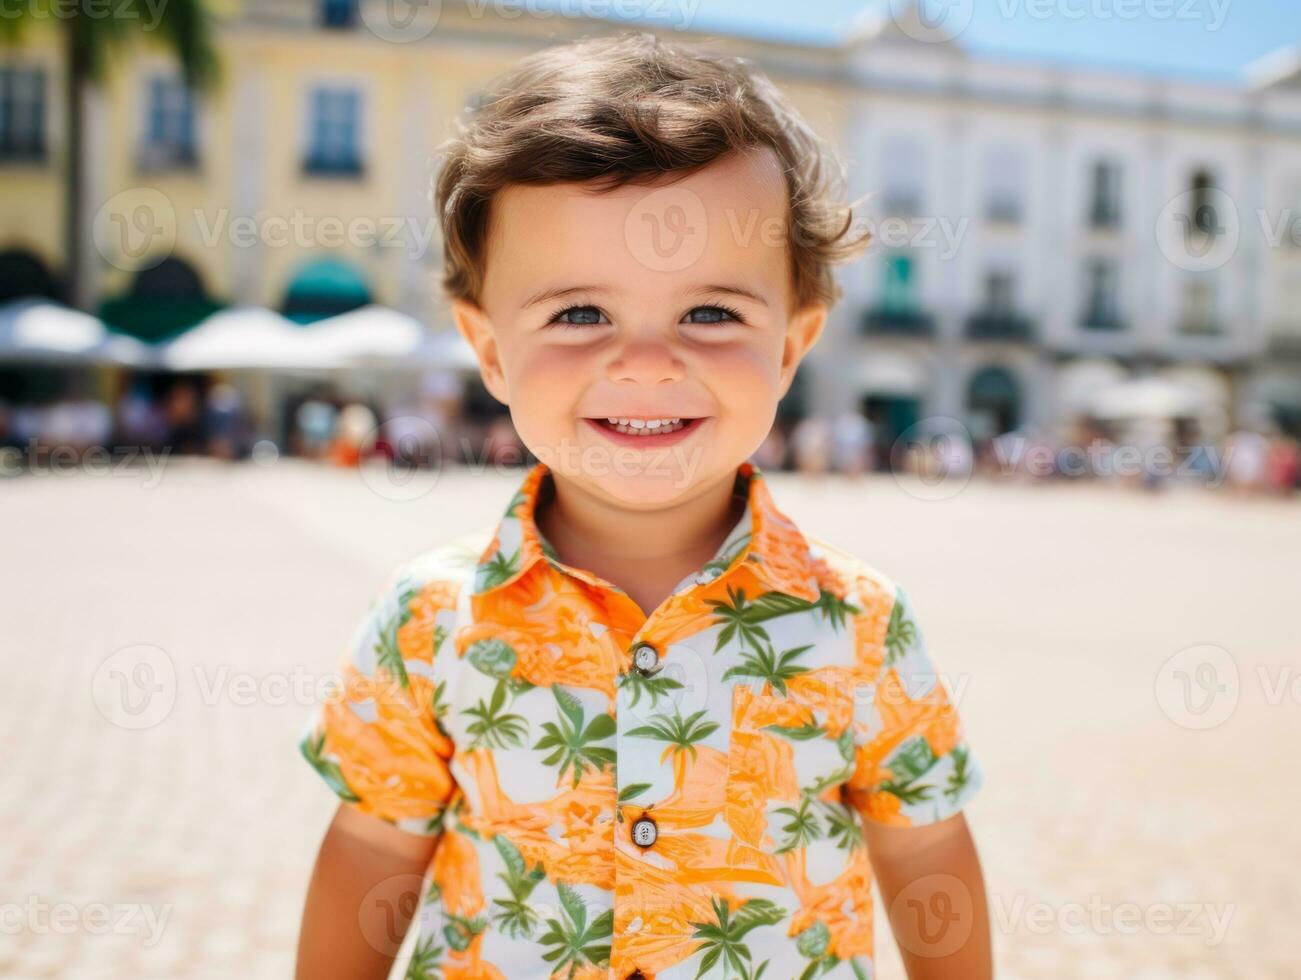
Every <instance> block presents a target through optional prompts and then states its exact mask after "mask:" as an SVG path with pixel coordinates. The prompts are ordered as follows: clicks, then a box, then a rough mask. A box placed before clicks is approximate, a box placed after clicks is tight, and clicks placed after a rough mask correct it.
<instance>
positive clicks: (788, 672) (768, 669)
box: [723, 643, 813, 697]
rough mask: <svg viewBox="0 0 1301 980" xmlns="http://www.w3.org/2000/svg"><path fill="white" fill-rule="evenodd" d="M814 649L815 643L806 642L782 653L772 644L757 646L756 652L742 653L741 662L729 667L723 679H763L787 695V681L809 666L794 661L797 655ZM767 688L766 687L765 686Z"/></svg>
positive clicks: (768, 684)
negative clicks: (774, 648)
mask: <svg viewBox="0 0 1301 980" xmlns="http://www.w3.org/2000/svg"><path fill="white" fill-rule="evenodd" d="M812 649H813V644H811V643H806V644H805V645H804V646H802V647H795V648H793V649H791V650H783V651H782V652H781V653H780V654H779V653H777V652H776V651H775V650H773V648H772V644H771V643H768V644H765V645H758V644H756V646H755V652H753V653H750V652H746V653H743V654H742V655H741V663H739V664H737V665H736V666H735V667H729V668H727V670H726V671H724V673H723V680H728V679H729V678H732V677H753V678H755V679H757V680H761V681H763V682H764V683H765V684H766V685H767V686H769V687H772V688H774V689H776V690H778V691H780V692H781V693H782V696H783V697H785V696H786V682H787V681H788V680H790V679H791V678H792V677H795V676H796V675H797V674H802V673H804V672H805V671H806V670H808V669H809V668H807V667H802V666H800V665H799V664H796V663H793V662H792V661H794V660H795V658H796V657H799V656H802V655H804V654H805V653H807V652H808V651H810V650H812ZM765 690H766V688H765Z"/></svg>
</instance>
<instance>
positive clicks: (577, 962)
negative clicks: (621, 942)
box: [539, 881, 614, 978]
mask: <svg viewBox="0 0 1301 980" xmlns="http://www.w3.org/2000/svg"><path fill="white" fill-rule="evenodd" d="M556 891H558V892H559V893H560V908H561V911H562V912H563V913H564V914H563V916H562V917H561V918H558V919H548V920H547V931H546V932H545V933H543V935H542V938H541V939H540V940H539V942H540V943H541V944H542V945H543V946H549V947H553V948H551V949H548V950H547V951H546V952H545V953H543V954H542V959H544V960H545V961H546V962H548V963H551V964H553V966H552V970H551V976H552V977H556V976H560V975H564V976H567V977H571V978H572V977H573V975H574V974H575V973H576V972H578V968H579V967H581V966H588V965H591V966H597V967H602V966H607V965H608V964H609V962H610V943H609V939H610V937H611V936H612V935H613V934H614V911H613V910H611V909H606V910H605V911H604V912H602V913H601V914H600V915H599V916H597V917H596V918H595V919H593V920H592V924H591V925H590V926H589V925H588V924H587V906H586V905H585V904H584V902H583V900H582V897H581V896H579V894H578V892H576V891H575V890H574V889H573V888H572V887H571V886H569V885H567V884H566V883H565V882H563V881H558V882H556ZM565 967H568V971H567V972H566V973H564V974H561V970H563V969H564V968H565Z"/></svg>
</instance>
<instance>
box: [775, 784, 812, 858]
mask: <svg viewBox="0 0 1301 980" xmlns="http://www.w3.org/2000/svg"><path fill="white" fill-rule="evenodd" d="M812 802H813V801H812V800H811V799H810V798H809V796H808V794H801V795H800V805H799V809H794V808H792V807H789V806H783V807H778V808H777V812H778V813H780V814H782V815H783V816H787V817H790V818H791V819H790V823H787V824H783V825H782V833H783V834H785V835H786V839H785V841H784V842H783V843H782V844H781V845H779V846H778V848H777V852H776V853H778V854H784V853H786V852H787V851H793V850H794V849H795V848H797V847H808V846H809V843H810V842H811V841H814V840H817V839H818V838H819V837H820V836H822V834H821V831H820V830H819V829H818V818H817V817H816V816H815V815H814V814H812V813H810V812H809V807H810V806H811V805H812Z"/></svg>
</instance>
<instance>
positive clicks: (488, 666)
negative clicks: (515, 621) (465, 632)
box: [465, 638, 519, 677]
mask: <svg viewBox="0 0 1301 980" xmlns="http://www.w3.org/2000/svg"><path fill="white" fill-rule="evenodd" d="M465 659H466V660H468V661H470V665H471V666H472V667H474V669H475V670H477V671H479V672H480V673H482V674H487V675H488V676H489V677H509V676H510V672H511V671H512V670H514V669H515V664H516V663H517V662H518V660H519V654H517V653H516V652H515V648H514V647H512V646H511V645H510V644H509V643H507V642H506V641H505V640H498V639H496V638H491V639H487V640H475V641H474V642H473V643H471V644H470V646H469V649H467V650H466V651H465Z"/></svg>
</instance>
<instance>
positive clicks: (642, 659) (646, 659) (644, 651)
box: [632, 642, 660, 677]
mask: <svg viewBox="0 0 1301 980" xmlns="http://www.w3.org/2000/svg"><path fill="white" fill-rule="evenodd" d="M659 662H660V655H659V653H658V651H656V649H655V648H654V647H653V646H651V645H650V644H649V643H646V642H642V643H638V644H637V645H636V646H635V647H633V648H632V665H633V666H634V667H635V668H637V673H639V674H641V675H642V676H643V677H648V676H650V675H651V674H653V673H654V672H655V668H656V666H658V664H659Z"/></svg>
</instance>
